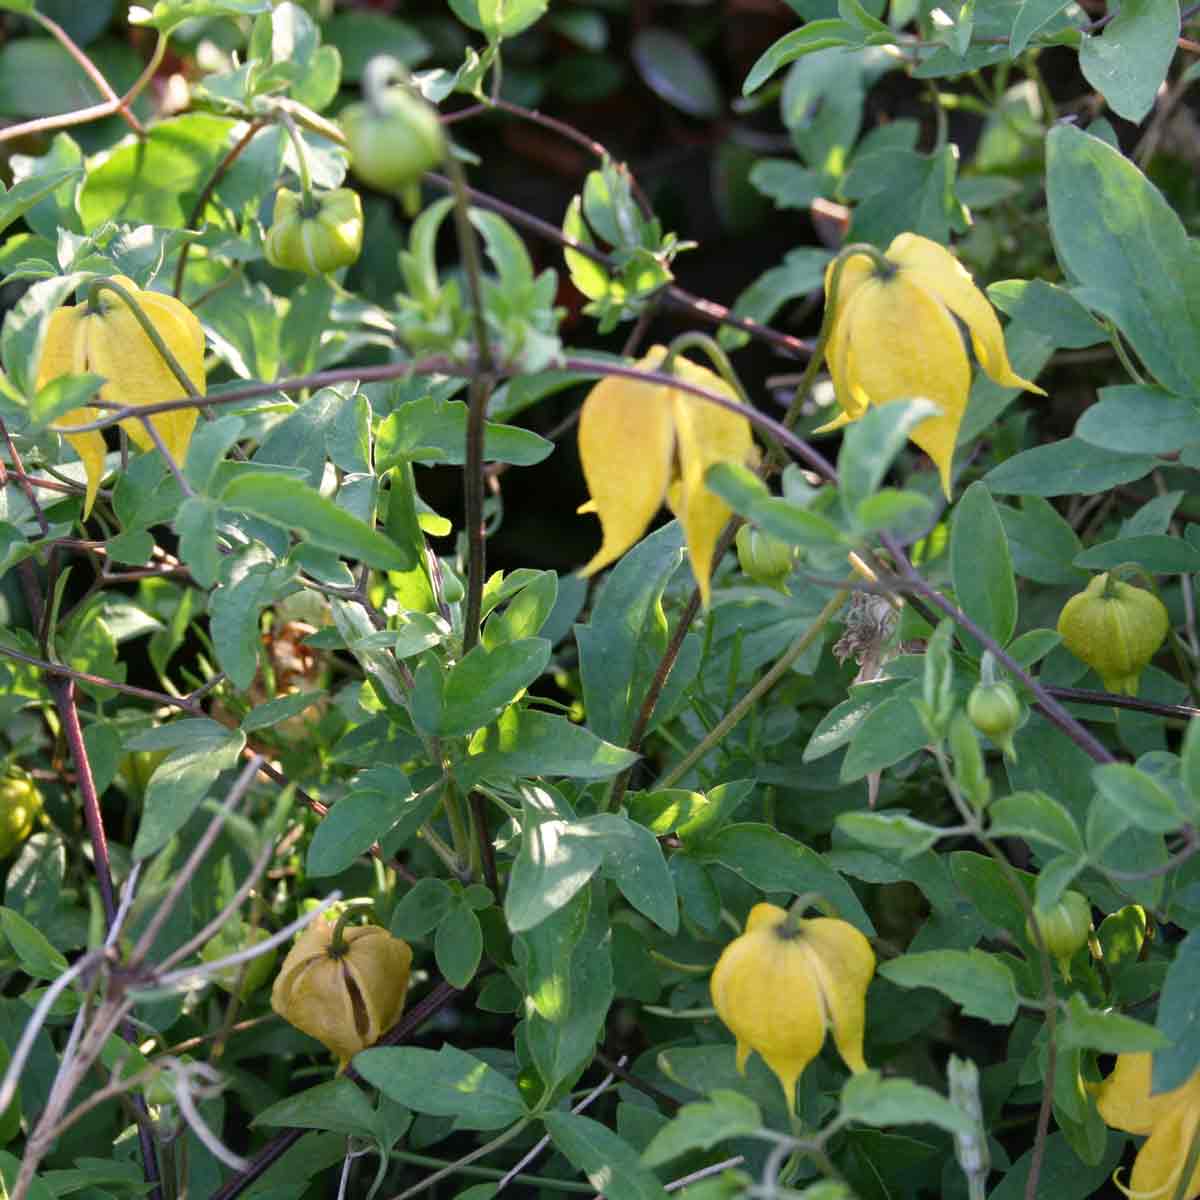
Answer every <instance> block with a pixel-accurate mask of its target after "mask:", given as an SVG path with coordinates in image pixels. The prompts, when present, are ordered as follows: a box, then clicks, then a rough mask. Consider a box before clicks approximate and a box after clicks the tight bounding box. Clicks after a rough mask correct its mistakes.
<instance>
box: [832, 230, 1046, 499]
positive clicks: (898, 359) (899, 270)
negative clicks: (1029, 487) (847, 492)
mask: <svg viewBox="0 0 1200 1200" xmlns="http://www.w3.org/2000/svg"><path fill="white" fill-rule="evenodd" d="M884 257H885V258H886V259H887V260H888V262H889V263H891V264H892V269H891V270H887V271H885V270H884V269H882V268H881V267H880V265H879V264H878V263H876V262H875V261H874V260H873V259H872V258H871V257H870V256H869V255H867V254H854V253H851V254H850V255H849V256H848V257H847V258H846V259H844V260H843V266H842V273H841V278H840V279H839V281H838V289H837V297H836V301H835V303H836V308H835V310H834V314H833V328H832V330H831V332H830V335H829V343H828V347H829V348H828V362H829V372H830V374H831V375H832V376H833V388H834V393H835V394H836V396H837V402H838V405H839V406H840V408H841V410H842V412H841V415H840V416H839V417H837V418H836V420H833V421H830V422H829V423H828V424H827V425H823V426H822V427H821V428H820V429H818V430H817V431H816V432H818V433H825V432H827V431H829V430H833V429H840V428H841V427H842V426H843V425H846V424H849V422H851V421H857V420H858V418H859V417H861V416H862V415H863V413H865V412H866V411H867V407H868V406H869V405H872V404H887V403H889V402H890V401H892V400H912V399H916V398H918V397H921V398H924V399H926V400H932V401H933V402H934V403H935V404H937V405H938V407H939V408H940V409H941V410H942V411H941V413H939V414H938V415H937V416H933V417H927V418H926V419H925V420H924V421H922V422H921V423H920V424H919V425H917V427H916V428H915V429H914V430H913V431H912V432H911V433H910V434H909V437H910V438H911V439H912V441H914V442H915V443H916V444H917V445H918V446H920V448H921V449H922V450H924V451H925V453H926V454H928V455H929V457H930V458H931V459H933V461H934V463H935V464H936V466H937V468H938V473H939V474H940V476H941V480H942V490H943V491H944V492H945V493H946V497H947V498H949V496H950V463H951V460H952V459H953V457H954V443H955V441H956V440H957V439H958V427H959V426H960V425H961V424H962V419H963V414H964V413H965V412H966V408H967V394H968V392H969V391H970V390H971V367H970V364H969V363H968V362H967V353H966V349H965V347H964V346H963V339H962V334H961V333H960V332H959V329H958V325H957V324H956V323H955V318H956V317H957V318H958V320H959V321H961V322H962V323H963V324H964V325H965V326H966V327H967V331H968V332H969V333H970V335H971V345H972V347H973V348H974V351H975V357H976V359H977V360H978V362H979V365H980V366H981V367H982V368H983V369H984V371H985V372H986V373H987V374H988V375H989V376H990V377H991V378H992V379H994V380H995V381H996V382H997V383H999V384H1001V385H1003V386H1004V387H1019V388H1025V389H1027V390H1028V391H1031V392H1037V393H1038V394H1039V395H1043V396H1044V395H1045V394H1046V393H1045V392H1044V391H1042V389H1041V388H1040V387H1038V386H1037V385H1036V384H1033V383H1030V382H1029V380H1028V379H1022V378H1021V377H1020V376H1019V375H1017V374H1016V373H1015V372H1014V371H1013V369H1012V366H1011V365H1010V364H1009V361H1008V353H1007V351H1006V350H1005V348H1004V334H1003V333H1002V332H1001V329H1000V322H999V321H998V320H997V319H996V314H995V312H994V311H993V310H992V306H991V304H990V303H989V302H988V300H987V298H986V297H985V296H984V295H983V293H982V292H981V291H980V290H979V289H978V288H977V287H976V286H975V284H974V283H972V281H971V276H970V275H969V274H967V271H966V269H965V268H964V267H963V266H962V264H961V263H960V262H959V261H958V260H957V259H956V258H955V257H954V255H952V254H951V253H950V251H949V250H947V249H946V248H945V247H944V246H939V245H938V243H937V242H931V241H930V240H929V239H928V238H923V237H919V236H918V235H917V234H915V233H902V234H900V236H899V237H897V238H896V239H895V240H894V241H893V242H892V244H891V245H890V246H889V247H888V248H887V252H886V254H885V255H884ZM836 264H837V260H836V259H835V260H834V262H833V263H831V264H830V266H829V269H828V270H827V271H826V273H825V293H826V296H828V294H829V286H830V281H831V279H832V278H833V271H834V268H835V266H836Z"/></svg>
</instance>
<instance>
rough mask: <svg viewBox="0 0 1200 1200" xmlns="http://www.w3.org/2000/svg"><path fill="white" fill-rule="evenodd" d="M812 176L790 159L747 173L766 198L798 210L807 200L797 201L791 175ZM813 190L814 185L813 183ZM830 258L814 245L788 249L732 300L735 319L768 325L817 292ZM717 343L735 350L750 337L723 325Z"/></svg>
mask: <svg viewBox="0 0 1200 1200" xmlns="http://www.w3.org/2000/svg"><path fill="white" fill-rule="evenodd" d="M773 167H775V168H777V171H778V172H783V174H784V175H785V176H786V179H780V178H779V177H778V174H777V171H776V170H774V169H772V170H769V169H768V168H773ZM795 172H798V173H800V174H802V175H812V174H814V173H813V172H806V171H805V170H804V169H803V168H802V167H800V166H798V165H797V164H796V163H794V162H792V161H791V160H783V159H765V160H763V161H760V162H758V163H756V164H755V165H754V167H753V169H752V170H751V172H750V182H751V184H753V185H754V187H756V188H758V190H759V191H760V192H762V193H763V194H764V195H766V196H770V197H771V198H772V199H773V200H774V201H775V203H776V206H777V207H781V208H782V207H790V206H791V204H790V202H791V201H792V200H796V203H797V206H798V207H803V208H807V207H808V204H809V200H800V199H799V196H800V189H799V187H798V182H797V179H796V178H795V176H794V174H793V173H795ZM814 187H815V184H814ZM817 194H819V193H818V192H817V191H815V190H814V191H813V195H812V196H811V197H810V200H811V199H815V197H816V195H817ZM831 257H832V255H831V254H830V253H829V251H828V250H820V249H817V248H816V247H813V246H801V247H799V248H797V249H795V250H789V251H788V252H787V254H785V255H784V256H783V262H781V263H780V264H779V266H777V267H772V268H771V269H770V270H768V271H764V272H763V273H762V274H761V275H760V276H759V277H758V278H757V279H756V280H755V281H754V282H753V283H752V284H751V285H750V286H749V287H748V288H747V289H746V290H745V291H744V292H742V293H741V294H740V295H739V296H738V298H737V299H736V300H735V301H734V304H733V308H732V310H731V311H732V312H733V315H734V316H735V317H743V318H745V319H747V320H750V321H756V322H757V323H758V324H760V325H766V324H768V323H769V322H770V321H771V319H772V318H773V317H774V316H775V314H776V313H777V312H779V310H780V309H781V308H783V306H784V305H785V304H787V303H788V302H789V301H790V300H798V299H799V298H800V297H802V296H807V295H808V294H809V293H810V292H814V291H816V290H817V289H818V288H820V287H821V286H822V285H823V284H824V282H825V268H826V266H828V264H829V260H830V258H831ZM717 340H718V341H719V342H720V343H721V345H722V346H724V347H725V349H727V350H736V349H738V348H740V347H741V346H744V345H745V344H746V343H747V342H748V341H749V340H750V335H749V334H748V333H744V332H743V331H742V330H740V329H734V328H733V326H731V325H722V326H721V330H720V333H719V334H718V335H717Z"/></svg>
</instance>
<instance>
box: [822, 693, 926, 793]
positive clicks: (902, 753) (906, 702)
mask: <svg viewBox="0 0 1200 1200" xmlns="http://www.w3.org/2000/svg"><path fill="white" fill-rule="evenodd" d="M922 690H923V689H922V686H921V684H920V683H919V682H917V681H914V682H913V683H911V684H909V685H908V686H907V687H905V688H904V689H903V690H902V691H900V692H899V693H897V694H896V695H894V696H889V697H888V698H887V699H886V700H884V701H883V703H882V704H879V705H877V706H876V707H874V708H873V709H872V710H871V711H870V712H869V713H868V714H867V716H866V717H865V718H864V719H863V720H862V721H861V722H860V723H859V725H858V727H857V729H855V731H854V738H853V741H852V742H851V743H850V749H849V750H847V751H846V757H845V758H844V759H843V760H842V770H841V780H842V782H843V783H853V782H854V781H855V780H856V779H863V778H865V777H866V776H867V775H870V774H871V772H872V771H882V770H883V769H884V768H885V767H891V766H895V764H896V763H898V762H900V761H901V760H902V759H905V758H907V757H908V756H909V755H910V754H915V753H916V752H917V751H918V750H920V749H921V748H922V747H923V746H925V745H927V744H928V742H929V731H928V730H927V729H926V728H925V724H924V722H923V721H922V720H921V714H920V713H919V712H918V711H917V707H916V705H915V704H914V703H913V702H914V701H915V700H919V699H920V698H921V693H922Z"/></svg>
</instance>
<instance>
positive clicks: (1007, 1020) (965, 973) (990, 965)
mask: <svg viewBox="0 0 1200 1200" xmlns="http://www.w3.org/2000/svg"><path fill="white" fill-rule="evenodd" d="M879 974H880V975H882V976H883V977H884V978H885V979H889V980H891V982H892V983H895V984H898V985H899V986H900V987H904V988H917V987H928V988H933V989H934V990H935V991H938V992H941V993H942V994H943V995H945V996H948V997H949V998H950V999H951V1000H953V1001H954V1002H955V1003H956V1004H959V1005H961V1006H962V1010H963V1013H964V1014H965V1015H966V1016H968V1017H980V1018H981V1019H982V1020H984V1021H990V1022H991V1023H992V1024H993V1025H1009V1024H1011V1023H1012V1020H1013V1018H1014V1017H1015V1016H1016V1015H1017V985H1016V982H1015V981H1014V979H1013V976H1012V972H1011V971H1010V970H1009V969H1008V967H1007V966H1006V965H1005V964H1004V963H1003V962H1002V961H1001V960H1000V959H999V958H997V957H996V956H995V955H992V954H987V953H985V952H984V951H982V950H926V951H923V952H920V953H917V954H902V955H901V956H900V957H899V958H893V959H890V960H889V961H888V962H885V963H881V964H880V967H879Z"/></svg>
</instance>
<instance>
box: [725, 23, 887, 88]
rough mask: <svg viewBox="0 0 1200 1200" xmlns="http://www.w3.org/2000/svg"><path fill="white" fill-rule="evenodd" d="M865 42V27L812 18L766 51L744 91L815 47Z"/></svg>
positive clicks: (825, 47)
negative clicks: (813, 19)
mask: <svg viewBox="0 0 1200 1200" xmlns="http://www.w3.org/2000/svg"><path fill="white" fill-rule="evenodd" d="M862 42H863V36H862V31H861V30H860V29H857V28H855V26H853V25H851V24H850V23H849V22H848V21H809V22H808V23H807V24H806V25H804V26H803V27H802V28H800V29H795V30H793V31H792V32H791V33H785V34H784V35H783V37H781V38H780V39H779V40H778V41H777V42H774V43H772V44H771V45H770V46H768V47H767V49H766V50H765V51H763V53H762V54H761V55H760V56H759V59H758V61H757V62H756V63H755V64H754V66H752V67H751V68H750V73H749V74H748V75H747V76H746V81H745V82H744V83H743V84H742V95H743V96H749V95H751V93H753V92H756V91H758V89H759V88H760V87H762V85H763V84H764V83H766V82H767V80H768V79H770V78H771V76H772V75H774V74H775V72H776V71H779V70H781V69H782V68H783V67H786V66H787V65H788V63H790V62H795V61H796V59H798V58H800V57H801V56H803V55H805V54H811V53H812V52H813V51H814V50H825V49H828V48H829V47H830V46H861V45H862Z"/></svg>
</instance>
